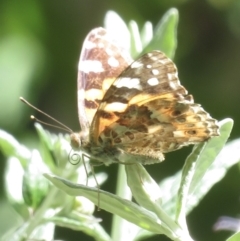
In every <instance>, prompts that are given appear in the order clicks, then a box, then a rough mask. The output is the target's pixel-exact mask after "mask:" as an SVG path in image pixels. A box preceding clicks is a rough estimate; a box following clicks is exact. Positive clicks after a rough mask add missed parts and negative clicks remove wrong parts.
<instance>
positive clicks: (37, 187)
mask: <svg viewBox="0 0 240 241" xmlns="http://www.w3.org/2000/svg"><path fill="white" fill-rule="evenodd" d="M43 168H44V170H43ZM43 171H45V172H46V171H48V168H47V167H45V166H44V165H43V162H42V158H41V156H40V154H39V152H38V151H36V150H34V151H33V152H32V158H31V160H29V165H28V167H27V169H26V171H25V172H24V175H23V182H22V193H23V198H24V201H25V203H26V204H27V205H28V206H30V207H32V208H33V209H34V210H35V209H36V208H37V207H38V206H39V205H40V204H41V202H42V200H43V199H44V198H45V197H46V195H47V193H48V191H49V182H48V181H47V180H46V178H44V177H43V176H42V172H43Z"/></svg>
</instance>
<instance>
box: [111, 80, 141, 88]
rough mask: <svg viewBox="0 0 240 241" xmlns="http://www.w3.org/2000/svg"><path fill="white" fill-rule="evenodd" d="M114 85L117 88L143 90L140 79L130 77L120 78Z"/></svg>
mask: <svg viewBox="0 0 240 241" xmlns="http://www.w3.org/2000/svg"><path fill="white" fill-rule="evenodd" d="M114 85H115V86H116V87H117V88H122V87H127V88H129V89H132V88H135V89H139V90H142V88H141V85H140V79H139V78H129V77H123V78H119V79H118V80H117V81H116V82H115V83H114Z"/></svg>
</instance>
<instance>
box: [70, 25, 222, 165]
mask: <svg viewBox="0 0 240 241" xmlns="http://www.w3.org/2000/svg"><path fill="white" fill-rule="evenodd" d="M78 114H79V121H80V125H81V129H82V131H81V132H80V133H78V134H76V133H74V134H72V135H71V144H72V146H73V147H74V149H76V150H81V151H82V152H83V155H86V156H88V157H91V159H93V160H94V161H97V162H99V163H104V164H105V165H109V164H111V163H114V162H115V163H141V164H153V163H158V162H161V161H163V160H164V155H163V153H166V152H171V151H174V150H177V149H179V148H181V147H183V146H187V145H189V144H197V143H199V142H203V141H206V140H208V139H209V138H210V137H212V136H218V135H219V133H218V129H219V128H218V125H217V121H216V120H215V119H213V118H211V116H210V115H209V114H208V113H207V112H205V111H204V109H203V108H202V107H201V106H200V105H199V104H196V103H194V101H193V97H192V96H191V95H187V90H186V89H185V88H184V87H183V86H182V85H180V82H179V79H178V75H177V68H176V66H175V64H174V63H173V62H172V61H171V60H170V59H169V58H168V57H166V55H165V54H163V53H162V52H160V51H152V52H150V53H147V54H144V55H143V56H142V57H140V58H139V59H138V60H136V61H134V62H132V59H131V57H130V56H129V54H128V52H127V51H126V50H124V49H123V48H121V47H120V45H119V44H118V43H117V42H116V41H115V40H113V39H112V38H111V36H110V35H109V33H107V31H106V30H105V29H103V28H96V29H93V30H92V31H91V32H90V33H89V34H88V35H87V37H86V39H85V41H84V44H83V48H82V53H81V56H80V62H79V72H78Z"/></svg>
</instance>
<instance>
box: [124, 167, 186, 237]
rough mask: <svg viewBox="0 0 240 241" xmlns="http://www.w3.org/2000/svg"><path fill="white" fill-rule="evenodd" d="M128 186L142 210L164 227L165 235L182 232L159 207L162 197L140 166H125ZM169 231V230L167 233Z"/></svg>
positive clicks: (153, 182)
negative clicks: (149, 213) (151, 213)
mask: <svg viewBox="0 0 240 241" xmlns="http://www.w3.org/2000/svg"><path fill="white" fill-rule="evenodd" d="M125 169H126V173H127V180H128V185H129V187H130V189H131V191H132V194H133V196H134V198H135V199H136V201H137V202H138V203H139V204H140V205H141V206H142V207H144V208H146V209H148V210H149V211H152V212H153V213H155V214H156V215H157V216H158V218H159V220H160V221H161V223H162V225H163V227H165V233H164V234H165V235H167V236H168V237H171V236H172V233H180V232H182V230H181V229H180V227H179V226H178V225H177V224H176V223H175V221H174V220H173V219H171V217H169V216H168V215H167V214H166V212H165V211H164V210H163V208H162V207H161V196H162V195H163V194H162V192H161V190H160V189H159V186H158V185H157V183H156V182H155V181H154V180H153V179H152V177H151V176H150V175H149V174H148V172H147V171H146V170H145V168H144V167H143V166H142V165H140V164H135V165H126V167H125ZM169 230H171V231H170V232H169Z"/></svg>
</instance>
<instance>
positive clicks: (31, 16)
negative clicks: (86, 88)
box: [0, 0, 240, 241]
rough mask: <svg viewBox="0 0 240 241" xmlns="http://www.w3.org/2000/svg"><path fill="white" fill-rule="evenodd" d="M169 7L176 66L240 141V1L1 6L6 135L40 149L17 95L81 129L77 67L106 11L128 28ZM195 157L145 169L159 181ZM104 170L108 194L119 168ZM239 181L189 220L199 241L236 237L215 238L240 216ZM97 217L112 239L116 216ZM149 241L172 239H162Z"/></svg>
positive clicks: (0, 121)
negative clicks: (221, 222)
mask: <svg viewBox="0 0 240 241" xmlns="http://www.w3.org/2000/svg"><path fill="white" fill-rule="evenodd" d="M171 7H176V8H177V9H178V10H179V14H180V21H179V28H178V48H177V51H176V56H175V59H174V60H175V63H176V64H177V66H178V70H179V77H180V80H181V83H182V84H183V85H184V86H185V87H186V89H187V90H188V91H189V93H191V94H193V96H194V98H195V101H196V102H197V103H201V104H202V105H203V107H204V108H205V109H206V110H207V111H208V112H209V113H210V114H211V115H212V116H213V117H214V118H216V119H219V120H221V119H223V118H225V117H231V118H233V120H234V121H235V125H234V129H233V132H232V135H231V139H234V138H237V137H239V134H240V125H239V123H240V108H239V105H240V1H238V0H201V1H199V0H151V1H144V0H130V1H129V0H122V1H107V0H102V1H99V0H81V1H80V0H78V1H77V0H71V1H63V0H51V1H47V0H41V1H32V0H23V1H7V0H2V1H0V113H1V114H0V128H1V129H4V130H6V131H8V132H10V133H11V134H13V135H14V136H15V137H16V138H17V139H18V140H19V141H20V142H23V143H25V144H26V143H27V144H28V145H29V146H30V147H37V135H36V133H35V130H34V128H33V123H32V121H31V120H30V119H29V115H30V114H35V115H36V116H37V117H39V115H38V114H37V113H35V112H34V111H33V110H32V109H30V108H28V107H26V106H25V105H23V104H22V103H21V102H20V101H19V99H18V98H19V96H24V97H25V98H26V99H27V100H29V101H30V102H32V103H34V105H36V106H37V107H38V108H40V109H41V110H44V111H45V112H47V113H49V114H50V115H52V116H53V117H55V118H56V119H58V120H60V121H61V122H63V123H65V124H66V125H68V126H69V127H70V128H71V129H73V130H75V131H77V130H79V123H78V117H77V96H76V94H77V90H76V84H77V82H76V79H77V65H78V59H79V54H80V50H81V45H82V42H83V39H84V37H85V36H86V34H87V33H88V32H89V31H90V30H91V29H92V28H94V27H98V26H102V25H103V18H104V16H105V14H106V12H107V11H108V10H114V11H116V12H117V13H118V14H119V15H120V16H121V17H122V18H123V19H124V20H125V21H126V22H128V21H129V20H131V19H134V20H135V21H137V23H138V24H139V26H140V27H141V26H142V25H143V24H144V22H145V21H147V20H149V21H151V22H152V23H153V25H155V24H157V22H158V21H159V19H160V18H161V16H162V15H163V14H164V13H165V12H166V11H167V10H168V9H169V8H171ZM40 118H41V119H44V118H43V117H42V116H41V117H40ZM51 131H53V132H57V131H56V130H51ZM190 150H191V147H189V148H184V149H182V150H179V151H177V152H175V153H169V154H167V156H166V161H165V162H164V163H162V164H157V165H154V166H149V167H147V169H148V170H149V172H150V174H152V175H153V177H154V178H155V180H157V181H160V180H161V179H162V178H164V177H166V176H168V175H171V174H173V173H175V172H176V171H177V170H179V169H180V168H181V167H182V166H183V162H184V160H185V158H186V156H187V155H188V153H189V152H190ZM0 155H1V154H0ZM227 161H228V160H226V162H227ZM4 166H5V160H4V158H3V156H0V177H1V183H0V184H1V185H0V195H1V198H4V191H3V187H4V183H3V173H4ZM96 169H98V168H96ZM99 170H104V171H106V172H107V173H108V175H109V180H108V181H107V182H106V184H104V186H103V187H102V189H104V190H109V191H111V192H114V189H115V177H116V171H117V165H112V166H110V167H107V168H106V167H99ZM96 171H97V170H96ZM239 179H240V175H239V170H238V167H234V168H232V169H231V170H230V172H229V173H228V174H227V176H226V177H225V178H224V179H223V180H222V181H221V182H220V183H218V184H217V185H216V186H215V187H214V188H213V189H212V190H211V191H210V193H209V194H208V195H207V196H206V197H205V198H204V199H203V200H202V202H201V203H200V205H199V206H198V207H197V208H196V209H194V211H193V212H192V213H191V214H190V215H189V216H188V225H189V228H190V232H191V235H192V237H193V238H195V239H196V240H204V241H215V240H218V241H221V240H225V238H226V237H228V236H229V235H230V232H227V231H221V232H217V233H216V232H214V231H213V225H214V223H215V222H216V221H217V219H218V217H220V216H222V215H225V216H231V217H238V216H239V213H240V199H239V198H240V188H239V183H240V180H239ZM96 216H98V217H101V218H103V222H102V224H103V226H104V227H105V229H106V230H107V231H108V232H110V227H111V215H110V214H107V213H106V212H104V211H101V212H97V213H96ZM8 218H9V216H8ZM12 218H14V216H13V217H12ZM1 219H2V220H3V219H4V217H3V216H2V217H1ZM0 230H1V228H0ZM83 237H84V240H86V241H87V240H92V239H91V238H88V237H87V236H85V235H84V236H82V234H81V233H77V232H72V231H70V230H68V229H60V228H59V229H57V233H56V238H59V239H60V238H62V239H65V240H69V241H70V240H77V238H79V239H78V240H80V239H81V238H83ZM81 240H82V239H81ZM149 240H162V241H164V240H168V239H167V238H165V237H161V239H159V237H157V236H156V237H153V238H151V239H149Z"/></svg>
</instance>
